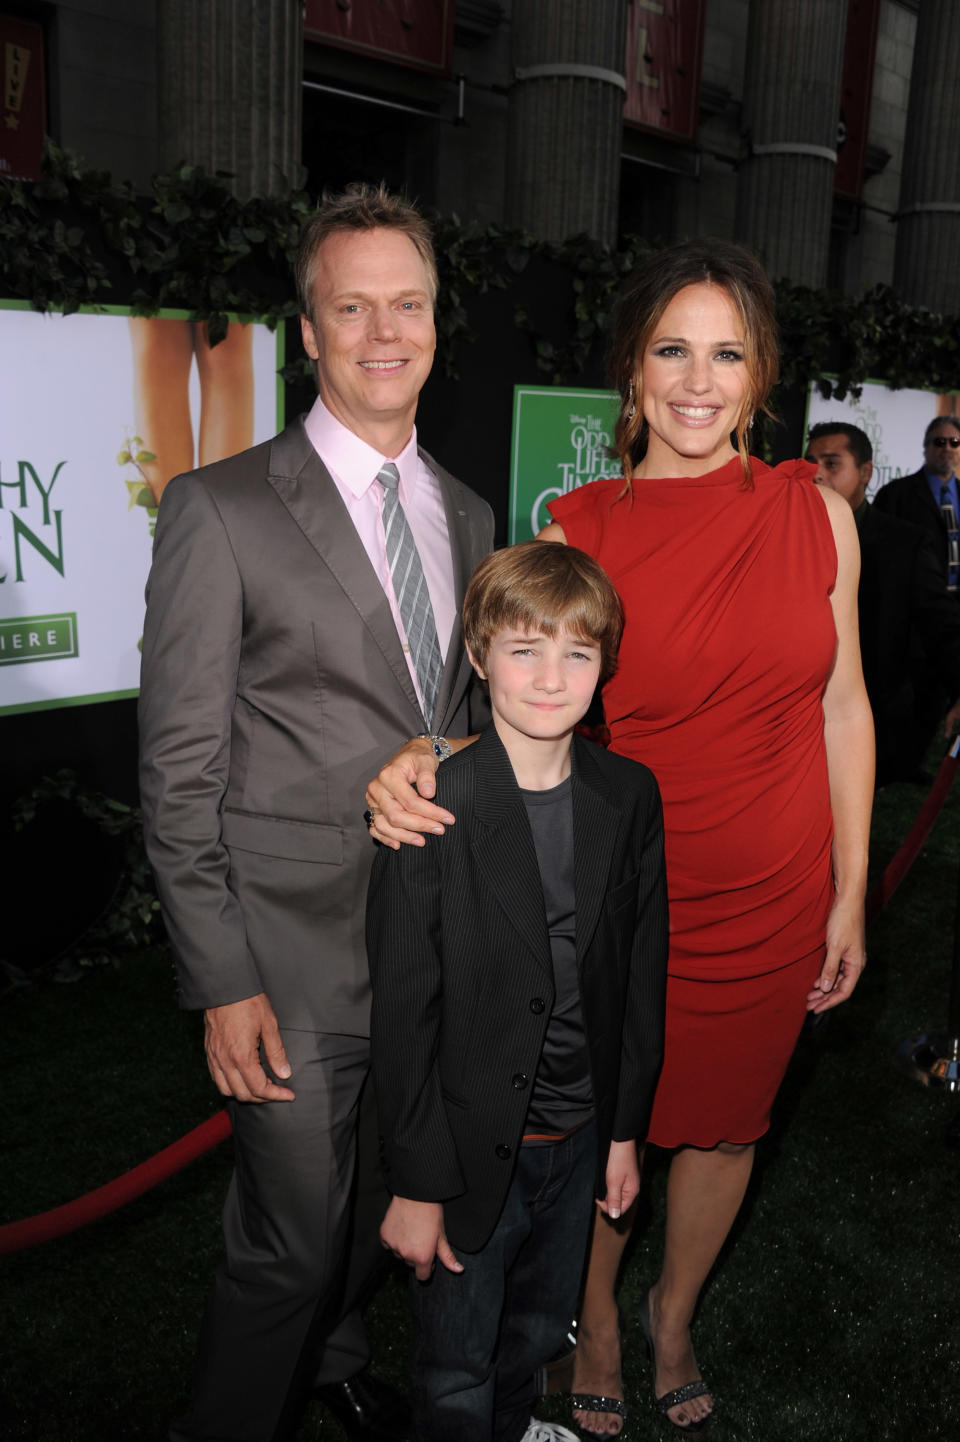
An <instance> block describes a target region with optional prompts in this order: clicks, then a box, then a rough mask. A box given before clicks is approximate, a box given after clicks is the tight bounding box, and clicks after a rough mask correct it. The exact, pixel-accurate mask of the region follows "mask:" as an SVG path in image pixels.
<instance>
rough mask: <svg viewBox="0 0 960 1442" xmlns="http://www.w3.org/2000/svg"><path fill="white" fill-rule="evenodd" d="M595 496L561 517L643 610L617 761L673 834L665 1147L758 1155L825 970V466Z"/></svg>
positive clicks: (802, 465) (632, 646)
mask: <svg viewBox="0 0 960 1442" xmlns="http://www.w3.org/2000/svg"><path fill="white" fill-rule="evenodd" d="M752 468H753V488H752V489H749V488H747V487H746V486H745V484H744V474H743V467H742V465H741V462H740V460H739V458H735V459H734V460H732V461H730V462H729V464H727V465H725V466H723V467H722V468H720V469H719V470H715V471H712V472H710V473H709V474H707V475H705V476H696V477H670V478H666V479H662V480H637V481H635V482H634V483H633V499H632V500H631V499H630V498H629V497H624V498H623V499H620V500H618V499H617V497H618V496H619V494H620V492H621V491H622V490H623V481H622V480H620V479H618V480H608V481H597V482H594V483H592V484H590V485H587V486H583V487H582V488H580V489H579V490H575V491H572V492H569V493H568V494H567V495H565V496H561V497H560V498H559V499H558V500H556V501H553V502H551V504H550V507H549V509H550V511H551V513H552V515H553V518H554V520H556V521H557V522H558V523H559V524H560V525H561V526H562V528H563V531H564V535H565V536H566V539H567V541H568V543H569V544H570V545H572V546H579V547H580V548H581V549H582V550H584V551H586V552H588V553H589V554H590V555H592V556H594V557H596V559H597V560H598V561H599V562H600V563H601V565H602V566H603V567H604V568H605V570H606V571H607V573H608V574H609V576H610V577H611V579H612V581H613V583H614V585H615V586H616V587H617V590H618V591H619V592H620V595H621V598H622V600H623V604H624V611H625V613H626V625H625V629H624V636H623V643H622V645H621V648H620V659H619V665H618V669H617V672H616V675H615V676H614V677H613V678H612V680H610V681H609V682H608V683H607V686H606V688H605V690H604V710H605V715H606V722H607V726H608V728H609V731H610V737H611V740H610V747H611V750H613V751H618V752H620V753H621V754H622V755H624V756H630V757H632V758H634V759H635V760H637V761H642V762H643V763H644V764H645V765H646V766H649V767H650V769H651V770H652V771H653V773H654V775H655V776H656V778H657V781H658V782H659V783H660V791H661V794H662V797H663V809H664V824H665V830H666V860H667V888H668V894H669V902H670V960H669V965H668V981H667V1023H666V1047H665V1057H664V1066H663V1071H662V1073H661V1077H660V1082H659V1084H658V1087H657V1093H656V1098H655V1101H654V1107H653V1116H652V1118H651V1124H650V1132H649V1140H651V1141H652V1142H655V1143H657V1144H658V1145H660V1146H664V1147H676V1146H681V1145H685V1144H686V1145H692V1146H698V1147H712V1146H715V1145H716V1144H717V1143H718V1142H720V1141H729V1142H750V1141H753V1140H755V1139H756V1138H757V1137H759V1136H761V1135H762V1134H763V1132H765V1131H766V1130H767V1127H768V1125H769V1118H770V1108H771V1105H772V1103H773V1099H774V1097H775V1095H776V1092H777V1088H778V1087H779V1085H780V1082H781V1080H782V1078H783V1074H784V1071H785V1070H786V1066H787V1063H788V1061H789V1059H790V1054H791V1052H792V1050H793V1047H794V1045H795V1043H796V1039H797V1036H798V1034H799V1031H800V1027H801V1025H802V1022H803V1018H804V1014H805V1005H804V1001H805V997H806V994H807V992H808V991H809V989H810V986H811V985H812V983H813V981H814V980H815V979H816V977H817V975H818V973H819V969H820V966H821V964H822V961H823V955H824V946H825V941H824V938H825V929H826V922H827V917H828V914H829V911H830V906H831V903H832V899H833V877H832V865H831V843H832V839H833V827H832V820H831V814H830V795H829V787H828V781H827V760H826V750H825V746H824V736H823V708H822V698H823V690H824V686H825V684H826V680H827V676H828V674H829V671H830V667H831V665H832V663H833V658H834V653H835V649H836V629H835V626H834V621H833V613H832V609H831V604H830V593H831V591H832V589H833V586H834V584H835V581H836V573H837V553H836V547H835V545H834V540H833V532H832V529H831V526H830V521H829V518H828V515H827V510H826V506H825V504H824V501H823V498H822V496H821V495H820V493H819V491H818V490H817V487H816V485H815V484H814V483H813V479H812V478H813V474H814V468H813V467H812V466H811V465H808V464H807V463H806V462H805V461H788V462H784V463H783V464H781V465H779V466H777V467H775V468H771V467H769V466H766V465H764V464H763V462H761V461H757V460H754V461H753V462H752Z"/></svg>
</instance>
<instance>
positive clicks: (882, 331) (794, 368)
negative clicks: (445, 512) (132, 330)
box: [0, 144, 960, 399]
mask: <svg viewBox="0 0 960 1442" xmlns="http://www.w3.org/2000/svg"><path fill="white" fill-rule="evenodd" d="M312 209H313V202H312V201H311V198H310V197H309V196H308V195H307V194H306V192H304V191H303V190H294V191H292V192H291V193H290V194H289V195H286V196H283V197H255V198H253V199H252V200H249V201H239V200H237V199H236V198H235V197H234V196H233V195H232V194H231V192H230V191H229V189H228V188H227V187H226V186H225V185H224V184H223V183H222V182H221V181H219V180H217V179H215V178H214V177H212V176H209V175H206V174H204V173H203V172H202V171H200V170H199V169H198V168H197V167H195V166H183V167H181V169H180V170H178V171H177V172H176V173H175V174H173V175H161V176H157V177H155V178H154V180H153V184H152V193H151V195H150V196H148V197H143V196H139V195H137V194H136V193H135V191H134V189H133V187H132V185H130V184H129V183H128V182H125V181H114V180H112V179H111V177H110V176H109V175H108V174H107V173H106V172H103V171H97V170H91V169H88V168H86V167H85V166H84V165H83V164H82V163H81V162H80V161H79V160H78V159H77V158H76V157H75V156H73V155H71V154H70V153H69V152H67V151H63V150H60V149H58V148H57V147H55V146H53V145H50V144H48V146H47V148H46V151H45V155H44V168H43V177H42V179H41V180H39V181H35V182H28V181H19V180H9V179H0V292H2V294H3V295H4V296H6V297H9V298H12V299H23V300H27V301H29V302H30V304H31V305H32V306H34V308H35V309H37V310H59V311H63V312H64V314H69V313H70V312H72V311H75V310H77V309H78V308H79V307H80V306H83V305H86V306H97V305H104V304H107V303H108V302H109V301H110V300H116V299H118V298H119V299H120V300H122V302H123V303H125V304H130V305H132V306H133V307H134V309H135V311H136V312H137V313H138V314H144V315H149V314H151V313H153V312H155V311H157V310H159V309H160V308H161V307H176V308H182V309H185V310H190V311H192V312H193V313H194V314H195V315H197V316H198V317H199V318H201V319H203V320H205V321H206V322H207V324H208V328H209V333H210V339H211V342H213V343H216V341H217V340H219V339H220V338H222V336H223V335H224V333H225V331H226V324H227V313H228V312H233V313H235V314H240V315H257V316H262V317H264V318H265V319H267V320H268V321H271V320H272V321H275V320H277V319H279V318H280V317H287V316H293V315H295V314H296V312H297V306H296V302H295V300H294V299H293V297H292V294H291V287H290V278H289V277H290V266H291V262H292V259H293V256H294V254H295V252H296V247H297V242H298V239H299V234H300V227H301V225H302V224H303V223H304V222H305V221H306V220H307V219H308V218H309V216H310V214H311V212H312ZM433 219H434V223H435V228H436V241H437V256H438V264H439V269H440V278H441V288H440V298H439V302H438V309H437V335H438V350H439V354H440V358H441V363H442V364H443V365H444V368H445V369H446V371H447V373H448V374H452V375H455V374H456V353H457V347H458V344H459V343H460V342H462V341H463V340H468V339H470V338H471V335H472V331H471V328H470V323H469V319H468V303H469V302H470V300H471V299H473V298H475V297H477V296H482V295H484V294H486V293H487V292H489V291H490V290H491V289H500V290H507V289H508V288H509V287H510V286H511V285H512V284H513V283H514V282H515V281H516V279H517V277H519V276H520V275H521V274H522V273H523V271H524V270H525V269H526V268H527V266H528V265H529V263H530V261H531V259H532V258H533V257H534V256H539V257H541V258H543V259H545V260H546V261H548V262H551V263H554V264H555V265H556V266H557V267H559V268H562V270H563V271H564V272H565V273H566V274H567V275H568V276H569V288H570V289H569V304H568V305H567V307H566V311H567V314H566V317H565V327H564V332H565V333H564V338H563V339H562V340H557V339H556V338H550V337H547V336H545V335H544V334H542V333H540V332H539V331H538V329H537V327H536V326H535V325H534V323H533V322H532V321H531V318H530V315H529V313H528V311H527V310H526V308H525V307H524V306H523V305H522V304H520V303H519V302H518V303H517V304H515V306H514V319H515V322H516V324H517V325H518V327H520V329H522V330H524V331H527V332H528V333H529V334H530V337H531V342H532V344H533V346H534V350H535V355H536V364H537V367H538V369H539V370H541V371H542V372H543V374H544V377H545V379H546V378H549V379H550V380H552V381H553V382H554V383H558V384H561V383H569V382H571V381H574V380H575V379H576V378H577V377H578V375H580V374H581V373H582V371H583V368H584V366H585V364H586V362H587V359H588V357H589V356H590V355H591V353H594V352H595V348H596V347H597V346H598V344H599V343H600V342H602V339H603V337H604V335H605V333H606V330H607V327H608V324H609V317H610V312H611V309H612V306H613V303H614V300H615V298H616V295H617V292H618V291H619V289H620V287H621V285H622V283H623V281H624V279H625V277H626V275H627V274H629V272H630V270H631V269H632V267H633V265H634V264H635V263H636V261H637V260H638V259H639V258H640V257H641V255H642V254H643V252H644V249H645V242H642V241H631V242H628V244H627V245H626V246H625V247H624V249H623V250H620V251H611V250H609V249H608V248H606V247H605V246H602V245H600V244H599V243H598V242H596V241H594V240H592V239H591V238H590V237H589V236H583V235H581V236H576V237H574V238H572V239H571V240H568V241H566V242H565V243H564V244H563V245H562V246H552V245H547V244H545V243H543V242H539V241H535V240H534V239H533V238H532V237H531V236H529V235H526V234H524V233H522V232H516V231H505V230H502V229H500V228H498V227H496V226H487V227H479V226H476V225H473V224H464V223H463V222H461V221H460V220H459V218H458V217H457V216H455V215H454V216H447V217H444V216H436V217H433ZM776 290H777V306H778V316H779V321H780V328H781V335H782V353H783V366H782V372H783V374H782V379H781V386H782V387H784V388H790V387H793V386H796V385H800V384H805V383H807V382H809V381H811V380H813V381H816V382H817V384H818V386H819V388H820V390H821V392H822V393H823V395H824V396H825V397H830V396H835V397H836V398H837V399H843V397H844V396H845V395H847V394H848V393H849V392H851V391H854V392H856V390H857V388H858V387H859V386H860V385H861V384H862V383H863V382H864V381H865V380H868V379H877V380H884V381H886V383H887V384H888V385H891V386H894V387H900V386H930V387H933V388H934V389H935V390H938V391H950V390H954V389H960V324H958V322H957V321H956V320H955V319H953V318H950V317H944V316H942V315H938V314H936V313H934V312H932V311H927V310H923V309H918V308H915V307H911V306H907V305H905V304H904V303H903V302H902V301H901V300H900V299H899V298H898V297H897V295H896V294H895V293H894V292H893V291H892V290H891V289H890V287H888V286H877V287H875V288H874V289H873V290H871V291H869V292H868V293H867V294H866V295H864V296H858V297H851V296H842V295H837V294H834V293H832V292H829V291H826V290H814V289H811V288H808V287H803V286H793V285H790V284H789V283H787V282H785V281H784V282H780V283H778V285H777V287H776ZM291 369H292V370H294V371H296V370H297V369H298V367H296V366H294V367H292V368H291Z"/></svg>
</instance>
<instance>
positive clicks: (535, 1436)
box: [520, 1417, 580, 1442]
mask: <svg viewBox="0 0 960 1442" xmlns="http://www.w3.org/2000/svg"><path fill="white" fill-rule="evenodd" d="M520 1442H580V1438H579V1437H578V1436H577V1434H576V1432H571V1431H570V1429H569V1428H567V1427H561V1426H560V1425H559V1423H557V1422H538V1421H537V1419H536V1417H531V1418H530V1426H529V1427H528V1428H527V1430H526V1432H524V1434H523V1436H522V1438H521V1439H520Z"/></svg>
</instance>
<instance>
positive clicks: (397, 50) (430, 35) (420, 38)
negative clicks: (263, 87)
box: [303, 0, 454, 75]
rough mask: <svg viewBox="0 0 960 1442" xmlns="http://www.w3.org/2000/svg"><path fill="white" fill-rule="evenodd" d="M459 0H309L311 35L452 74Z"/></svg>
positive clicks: (307, 11)
mask: <svg viewBox="0 0 960 1442" xmlns="http://www.w3.org/2000/svg"><path fill="white" fill-rule="evenodd" d="M453 11H454V3H453V0H377V3H376V4H375V5H371V4H365V3H364V0H306V6H305V9H304V21H303V34H304V38H305V39H307V40H319V41H321V42H322V43H323V44H325V45H338V46H339V47H340V48H341V49H343V50H356V51H359V52H360V53H361V54H363V55H372V56H375V57H376V58H377V59H380V60H392V61H394V62H396V63H399V64H401V65H407V66H410V67H411V68H412V69H414V70H432V71H435V72H438V73H440V74H442V75H449V74H450V71H451V68H452V64H453Z"/></svg>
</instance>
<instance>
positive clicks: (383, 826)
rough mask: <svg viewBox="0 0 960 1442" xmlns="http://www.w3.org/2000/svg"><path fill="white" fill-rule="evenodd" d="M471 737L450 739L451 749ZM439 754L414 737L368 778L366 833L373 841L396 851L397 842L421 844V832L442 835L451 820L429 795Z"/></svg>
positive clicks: (435, 787) (434, 779)
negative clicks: (372, 777) (368, 817)
mask: <svg viewBox="0 0 960 1442" xmlns="http://www.w3.org/2000/svg"><path fill="white" fill-rule="evenodd" d="M473 739H474V738H473V737H467V738H464V739H462V740H460V741H451V742H450V747H451V750H454V751H456V750H459V749H460V747H461V746H465V745H466V744H467V742H468V741H471V740H473ZM439 765H440V758H439V757H438V756H437V754H436V752H435V751H434V749H433V746H432V745H431V743H430V742H429V741H427V740H425V739H422V738H419V737H418V738H417V739H415V740H413V741H408V742H407V744H406V745H405V746H401V748H400V750H399V751H398V752H397V753H396V755H395V756H391V758H390V760H389V761H388V762H386V764H385V765H383V766H381V768H380V770H379V772H378V773H377V775H376V776H375V777H374V779H373V780H372V781H371V782H370V784H369V786H368V787H367V791H366V800H367V807H368V809H369V810H370V811H371V812H372V813H373V819H372V820H371V822H370V835H371V836H372V837H373V839H374V841H380V842H382V843H383V845H384V846H389V847H391V848H392V849H393V850H394V851H399V849H400V843H401V842H406V843H407V844H408V845H410V846H423V844H424V840H423V833H424V832H429V834H430V835H432V836H442V835H443V833H444V831H445V829H446V828H447V827H448V826H452V825H453V823H454V820H455V817H453V816H452V815H451V814H450V812H449V811H445V810H444V809H443V807H442V806H434V804H433V802H432V801H431V800H430V797H431V796H433V794H434V792H435V791H436V789H437V781H436V776H437V767H438V766H439Z"/></svg>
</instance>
